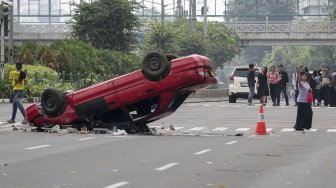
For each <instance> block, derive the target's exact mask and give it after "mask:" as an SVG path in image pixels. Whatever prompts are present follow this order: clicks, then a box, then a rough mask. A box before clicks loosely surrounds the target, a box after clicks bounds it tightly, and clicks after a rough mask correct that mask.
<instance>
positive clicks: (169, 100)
mask: <svg viewBox="0 0 336 188" xmlns="http://www.w3.org/2000/svg"><path fill="white" fill-rule="evenodd" d="M216 83H217V80H216V78H215V75H214V72H213V70H212V64H211V61H210V60H209V59H208V58H207V57H204V56H201V55H190V56H186V57H182V58H177V57H175V56H172V55H164V54H162V53H159V52H151V53H148V54H147V55H146V56H145V57H144V59H143V62H142V69H141V70H137V71H135V72H132V73H129V74H126V75H123V76H119V77H116V78H113V79H111V80H107V81H104V82H102V83H99V84H96V85H92V86H90V87H87V88H84V89H81V90H78V91H75V92H63V91H60V90H57V89H54V88H48V89H46V90H45V91H44V92H43V93H42V96H41V103H40V104H37V103H34V104H32V105H31V106H29V107H28V108H27V109H26V113H27V120H28V122H29V123H30V125H31V126H35V127H38V128H43V127H51V126H54V125H56V124H58V125H72V126H74V127H78V128H79V127H81V126H87V127H91V128H94V127H104V128H112V127H113V126H117V127H118V128H124V129H126V130H127V128H129V127H132V128H134V127H135V128H137V129H138V130H140V129H148V127H147V124H148V123H150V122H153V121H155V120H158V119H160V118H163V117H166V116H168V115H170V114H172V113H173V112H174V111H175V110H176V109H177V108H178V107H179V106H180V105H181V104H182V103H183V102H184V101H185V99H186V98H187V97H188V96H189V95H190V94H191V93H193V92H195V91H196V90H198V89H201V88H204V87H207V86H210V85H213V84H216ZM132 130H134V129H132Z"/></svg>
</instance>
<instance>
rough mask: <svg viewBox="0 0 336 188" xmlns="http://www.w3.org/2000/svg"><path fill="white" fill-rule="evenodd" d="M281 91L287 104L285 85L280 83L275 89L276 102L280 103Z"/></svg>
mask: <svg viewBox="0 0 336 188" xmlns="http://www.w3.org/2000/svg"><path fill="white" fill-rule="evenodd" d="M281 92H282V93H283V94H284V96H285V100H286V104H288V95H287V89H286V86H281V85H279V87H278V90H277V104H280V94H281Z"/></svg>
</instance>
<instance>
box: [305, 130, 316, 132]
mask: <svg viewBox="0 0 336 188" xmlns="http://www.w3.org/2000/svg"><path fill="white" fill-rule="evenodd" d="M307 131H308V132H317V129H310V130H307Z"/></svg>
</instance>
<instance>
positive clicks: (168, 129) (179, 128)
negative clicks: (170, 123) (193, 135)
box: [166, 126, 184, 131]
mask: <svg viewBox="0 0 336 188" xmlns="http://www.w3.org/2000/svg"><path fill="white" fill-rule="evenodd" d="M174 129H175V131H178V130H182V129H184V127H175V126H174ZM166 130H167V131H171V130H170V128H167V129H166Z"/></svg>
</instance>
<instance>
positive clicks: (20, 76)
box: [16, 71, 27, 84]
mask: <svg viewBox="0 0 336 188" xmlns="http://www.w3.org/2000/svg"><path fill="white" fill-rule="evenodd" d="M26 78H27V74H26V73H25V72H24V71H20V75H19V79H18V81H16V84H18V83H20V84H21V83H22V80H24V79H26Z"/></svg>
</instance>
